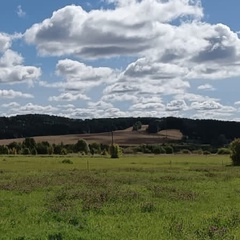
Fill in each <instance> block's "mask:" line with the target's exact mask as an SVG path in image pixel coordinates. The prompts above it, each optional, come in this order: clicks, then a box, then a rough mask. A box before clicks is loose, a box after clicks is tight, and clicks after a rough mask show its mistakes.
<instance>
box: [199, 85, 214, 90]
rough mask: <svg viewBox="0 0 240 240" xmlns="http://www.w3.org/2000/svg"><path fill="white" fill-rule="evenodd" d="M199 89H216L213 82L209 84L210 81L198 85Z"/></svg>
mask: <svg viewBox="0 0 240 240" xmlns="http://www.w3.org/2000/svg"><path fill="white" fill-rule="evenodd" d="M198 89H199V90H209V91H214V90H216V89H215V88H214V87H213V86H212V85H211V84H208V83H207V84H203V85H200V86H198Z"/></svg>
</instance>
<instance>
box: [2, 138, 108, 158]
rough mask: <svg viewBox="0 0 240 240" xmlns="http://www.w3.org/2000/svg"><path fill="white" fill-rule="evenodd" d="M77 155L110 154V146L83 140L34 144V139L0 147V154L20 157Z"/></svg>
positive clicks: (26, 139)
mask: <svg viewBox="0 0 240 240" xmlns="http://www.w3.org/2000/svg"><path fill="white" fill-rule="evenodd" d="M71 153H78V154H81V155H87V154H91V155H94V154H101V155H107V154H109V153H111V146H108V145H103V144H99V143H91V144H88V143H87V141H85V140H84V139H79V140H78V141H77V142H76V143H75V144H63V143H61V144H50V143H49V142H47V141H42V142H36V141H35V140H34V138H25V139H24V140H23V142H20V143H18V142H11V143H10V144H8V145H0V154H2V155H3V154H4V155H7V154H13V155H16V154H22V155H37V154H39V155H44V154H47V155H52V154H57V155H67V154H71Z"/></svg>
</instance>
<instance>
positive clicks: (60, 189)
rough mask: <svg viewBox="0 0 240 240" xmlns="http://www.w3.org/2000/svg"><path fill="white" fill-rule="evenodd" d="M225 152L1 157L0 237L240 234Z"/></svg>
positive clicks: (236, 193)
mask: <svg viewBox="0 0 240 240" xmlns="http://www.w3.org/2000/svg"><path fill="white" fill-rule="evenodd" d="M230 164H231V162H230V158H229V156H217V155H207V156H203V155H158V156H154V155H137V156H123V157H121V158H120V159H110V158H107V157H96V156H94V157H88V156H34V157H33V156H1V157H0V239H24V240H25V239H58V240H59V239H71V240H74V239H86V240H90V239H91V240H92V239H96V240H97V239H104V240H105V239H106V240H108V239H109V240H110V239H111V240H112V239H116V240H118V239H119V240H120V239H121V240H123V239H136V240H137V239H143V240H144V239H146V240H148V239H156V240H159V239H163V240H165V239H184V240H185V239H186V240H187V239H189V240H190V239H191V240H194V239H240V168H239V167H232V166H230Z"/></svg>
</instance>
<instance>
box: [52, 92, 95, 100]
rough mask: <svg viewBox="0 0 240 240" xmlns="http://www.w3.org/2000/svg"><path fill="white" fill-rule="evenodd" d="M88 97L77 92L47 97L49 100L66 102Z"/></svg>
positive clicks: (87, 98)
mask: <svg viewBox="0 0 240 240" xmlns="http://www.w3.org/2000/svg"><path fill="white" fill-rule="evenodd" d="M89 99H90V98H89V97H87V96H86V95H83V94H81V93H78V94H73V93H69V92H66V93H61V94H60V95H59V96H52V97H49V101H57V102H58V101H66V102H71V101H76V100H89Z"/></svg>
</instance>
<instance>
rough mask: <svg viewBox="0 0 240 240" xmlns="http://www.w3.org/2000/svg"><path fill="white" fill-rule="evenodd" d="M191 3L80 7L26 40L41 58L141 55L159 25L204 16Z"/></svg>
mask: <svg viewBox="0 0 240 240" xmlns="http://www.w3.org/2000/svg"><path fill="white" fill-rule="evenodd" d="M191 2H193V1H190V0H187V1H186V0H172V1H163V2H162V1H158V0H151V1H149V0H142V1H119V2H118V4H117V6H116V7H115V8H114V9H108V10H103V9H101V10H92V11H90V12H86V11H84V10H83V9H82V8H81V7H80V6H74V5H71V6H66V7H64V8H62V9H59V10H58V11H56V12H54V13H53V15H52V17H51V18H48V19H45V20H44V21H43V22H41V23H39V24H34V25H33V26H32V27H31V28H29V29H28V30H27V31H26V32H25V34H24V36H25V39H26V41H27V42H28V43H30V44H35V45H36V46H37V48H38V50H39V52H40V53H41V54H49V55H58V56H60V55H65V54H75V55H79V56H81V57H82V56H85V57H92V58H97V57H110V56H118V55H132V54H134V55H136V54H137V55H139V53H141V52H144V50H145V49H149V47H151V45H152V44H153V43H154V40H155V39H156V38H157V37H158V35H159V33H158V32H157V31H156V29H157V28H156V26H155V25H156V24H158V23H161V22H164V23H165V22H171V21H172V20H174V19H176V18H179V17H181V16H193V17H197V18H199V17H202V16H203V12H202V8H201V6H200V5H199V4H197V3H196V2H195V4H191ZM120 3H121V4H120ZM123 3H124V4H123ZM149 12H151V14H149ZM149 44H150V46H149Z"/></svg>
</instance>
